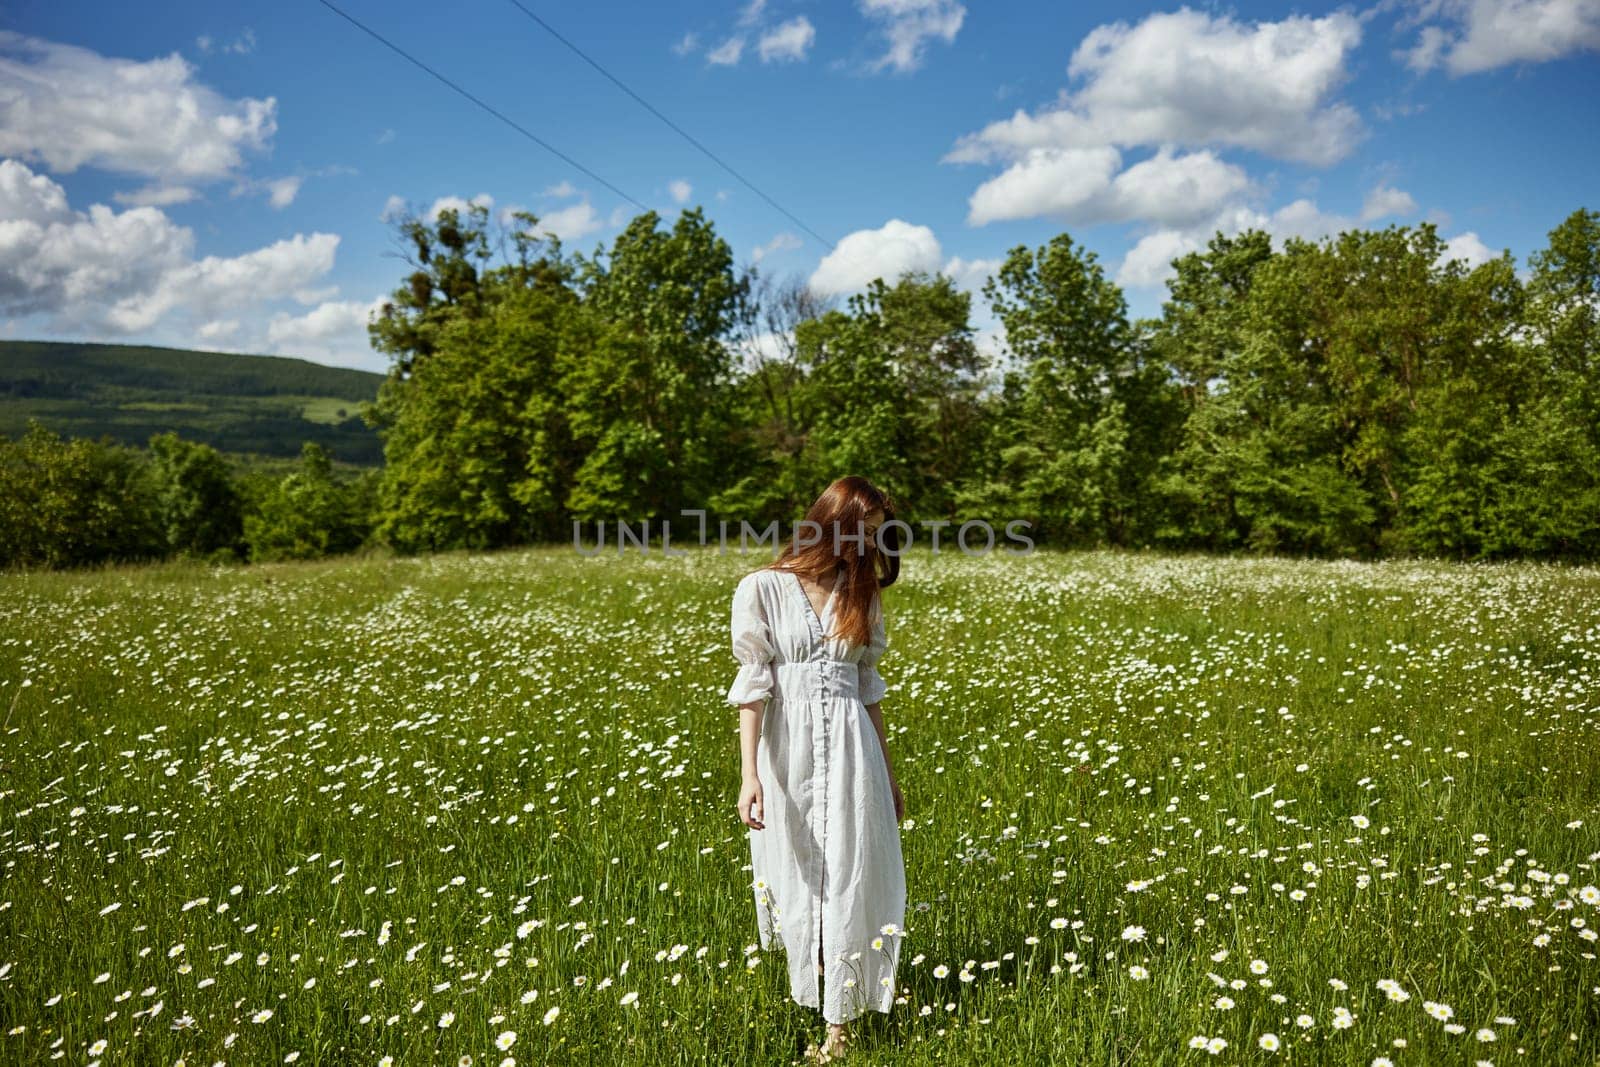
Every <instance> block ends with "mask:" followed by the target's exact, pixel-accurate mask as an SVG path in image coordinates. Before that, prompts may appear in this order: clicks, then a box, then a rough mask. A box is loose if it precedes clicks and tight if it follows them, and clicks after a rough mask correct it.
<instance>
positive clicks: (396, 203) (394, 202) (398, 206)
mask: <svg viewBox="0 0 1600 1067" xmlns="http://www.w3.org/2000/svg"><path fill="white" fill-rule="evenodd" d="M405 213H406V198H405V197H403V196H399V195H396V194H394V193H391V194H389V199H387V200H385V201H384V202H383V211H381V212H380V213H379V214H378V221H379V222H393V221H394V220H395V219H398V218H399V217H400V216H402V215H404V214H405Z"/></svg>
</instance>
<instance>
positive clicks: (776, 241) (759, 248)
mask: <svg viewBox="0 0 1600 1067" xmlns="http://www.w3.org/2000/svg"><path fill="white" fill-rule="evenodd" d="M803 244H804V242H802V241H801V240H800V238H798V237H796V236H795V235H794V234H792V233H789V232H788V231H787V230H786V231H784V232H783V233H780V234H777V235H776V236H774V237H773V238H772V240H770V241H768V242H767V243H766V244H764V245H756V246H755V248H753V249H752V250H751V251H750V262H751V263H760V262H761V261H762V260H763V259H766V258H767V257H768V256H770V255H772V254H773V253H774V252H788V251H793V250H794V249H796V248H800V247H801V246H802V245H803Z"/></svg>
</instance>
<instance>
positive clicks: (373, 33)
mask: <svg viewBox="0 0 1600 1067" xmlns="http://www.w3.org/2000/svg"><path fill="white" fill-rule="evenodd" d="M317 2H318V3H320V4H321V5H322V6H323V7H325V8H327V9H328V10H329V11H332V12H333V13H334V14H335V15H338V16H339V17H340V18H342V19H344V20H345V21H346V22H348V23H350V24H351V25H352V26H354V27H356V29H358V30H360V31H361V32H363V33H365V34H366V35H367V36H369V37H371V38H373V39H374V40H376V41H378V42H379V43H380V44H382V45H384V46H385V47H387V48H388V49H390V50H391V51H393V52H396V53H398V54H399V55H400V56H402V57H404V58H405V59H407V60H409V61H410V62H411V63H413V64H415V65H416V66H418V67H421V68H422V69H423V70H425V71H427V72H428V73H429V74H431V75H433V76H434V77H435V78H437V79H439V80H440V81H442V82H444V83H445V84H446V85H448V86H449V87H450V88H452V89H454V90H455V91H456V92H458V93H460V94H461V95H462V96H464V97H466V98H467V99H468V100H471V101H472V102H473V103H474V104H477V105H478V106H479V107H481V108H483V110H485V111H487V112H488V113H489V114H491V115H493V116H494V117H495V118H497V119H499V120H500V121H501V122H503V123H505V124H506V125H507V126H510V127H511V128H512V129H513V130H516V131H517V132H518V133H520V134H522V136H524V137H526V138H527V139H528V140H530V141H532V142H533V143H534V144H536V145H538V146H539V147H540V148H543V149H544V150H545V151H547V152H549V153H551V154H552V155H555V156H557V157H558V158H560V159H562V160H564V161H565V162H566V163H568V164H569V165H571V166H572V167H575V168H576V169H577V170H579V171H582V172H583V173H584V174H587V175H588V176H589V177H591V178H593V179H594V180H595V181H597V182H599V183H600V184H601V185H603V186H605V187H606V188H607V189H610V190H611V191H612V192H613V193H616V194H617V195H618V196H620V197H622V199H624V200H626V201H628V203H630V204H632V205H634V206H635V207H637V208H639V209H640V210H641V211H648V210H650V209H649V208H647V207H645V206H644V205H643V204H641V203H640V202H639V201H637V200H635V199H634V198H633V197H631V196H629V195H628V194H627V193H625V192H623V191H622V190H621V189H618V188H617V187H616V186H615V185H612V184H611V183H610V182H608V181H606V180H605V179H604V178H602V177H600V175H598V174H596V173H595V172H594V171H592V170H590V169H589V168H588V167H586V166H584V165H583V164H582V163H579V162H578V161H577V160H576V159H573V158H572V157H571V156H569V155H567V154H566V153H565V152H563V151H561V150H560V149H559V148H557V147H555V146H554V145H552V144H551V143H550V142H548V141H546V140H544V139H543V138H541V137H539V136H538V135H537V134H534V133H532V132H530V131H529V130H528V129H526V128H525V127H523V126H522V125H520V124H518V123H517V122H515V121H513V120H512V119H509V118H507V117H506V116H505V115H503V114H501V113H500V112H499V111H496V110H495V109H494V108H493V107H491V106H489V105H488V104H486V103H484V102H483V101H482V100H480V99H479V98H478V97H476V96H473V95H472V94H471V93H469V92H468V91H467V90H465V89H463V88H462V87H461V86H459V85H457V84H456V83H455V82H453V81H451V80H450V79H449V78H446V77H445V76H444V75H443V74H440V73H439V72H438V71H436V70H434V69H433V68H432V67H430V66H428V65H427V64H426V63H424V62H423V61H422V60H420V59H418V58H417V57H416V56H414V55H412V54H411V53H410V52H407V51H406V50H405V49H404V48H401V47H400V46H399V45H397V44H395V43H394V42H393V41H391V40H389V39H388V38H386V37H384V36H383V35H382V34H380V33H379V32H378V31H377V30H374V29H372V28H371V27H370V26H367V25H366V24H365V23H363V22H361V20H359V19H357V18H355V17H354V16H353V15H350V14H348V13H346V12H344V11H341V10H340V9H339V8H337V7H335V6H334V5H333V4H331V3H329V2H328V0H317Z"/></svg>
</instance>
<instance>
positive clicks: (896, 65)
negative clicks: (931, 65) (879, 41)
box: [860, 0, 967, 72]
mask: <svg viewBox="0 0 1600 1067" xmlns="http://www.w3.org/2000/svg"><path fill="white" fill-rule="evenodd" d="M860 5H861V13H862V14H863V15H865V16H866V17H867V18H869V19H872V20H873V21H875V22H879V23H882V24H883V34H884V36H885V37H887V38H888V40H889V49H888V51H886V52H885V53H884V54H883V55H882V56H880V57H879V58H878V59H877V60H876V61H875V62H874V63H873V64H872V68H873V69H874V70H882V69H883V68H884V67H892V68H893V69H895V70H896V71H901V72H905V71H912V70H916V69H917V68H918V67H920V66H921V65H922V59H923V53H924V51H925V50H926V46H927V45H928V43H929V42H930V41H936V40H937V41H943V42H944V43H945V44H951V43H953V42H954V41H955V39H956V34H957V33H959V32H960V31H961V23H962V21H963V20H964V19H965V18H966V16H967V9H966V8H965V7H964V6H962V5H961V4H959V3H957V2H956V0H860Z"/></svg>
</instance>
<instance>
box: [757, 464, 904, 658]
mask: <svg viewBox="0 0 1600 1067" xmlns="http://www.w3.org/2000/svg"><path fill="white" fill-rule="evenodd" d="M879 508H882V509H883V521H884V524H885V526H884V528H881V529H880V530H879V531H878V533H877V535H876V536H874V535H873V534H872V533H870V532H868V529H867V516H868V515H871V514H872V513H873V512H874V511H876V510H878V509H879ZM893 518H894V501H893V500H892V499H891V498H890V497H889V494H888V493H886V492H884V491H883V490H882V489H879V488H878V487H877V486H875V485H873V484H872V483H871V482H869V481H867V480H866V479H865V478H862V477H860V476H859V475H854V474H851V475H846V476H845V477H843V478H839V479H837V480H836V481H834V483H833V484H832V485H830V486H828V488H826V489H824V490H823V491H822V495H821V496H819V497H817V499H816V501H815V502H813V503H812V505H811V507H810V508H808V509H806V514H805V519H806V521H808V522H814V523H816V524H817V526H818V527H820V529H821V531H822V535H821V537H819V538H818V539H817V540H816V541H815V542H814V543H812V544H809V545H805V546H803V547H801V548H799V549H798V550H796V548H795V540H796V539H795V538H793V537H791V538H790V539H789V540H788V541H786V542H785V543H784V548H783V552H782V553H781V554H780V555H779V556H778V558H777V559H775V560H773V561H772V562H771V563H769V564H767V565H766V567H765V568H763V569H768V570H786V571H793V572H795V573H796V574H799V575H804V576H805V577H807V578H810V579H811V580H813V581H820V580H821V577H822V575H824V574H827V573H828V572H830V571H832V570H833V569H834V566H835V565H836V564H837V566H839V567H840V568H842V569H843V570H844V581H843V583H842V584H841V585H840V587H839V598H838V600H837V601H836V602H835V607H834V612H833V629H832V630H830V631H829V632H828V633H827V634H826V635H824V636H829V637H842V638H844V639H846V640H847V641H848V642H849V643H851V644H857V645H864V644H866V643H867V641H868V640H869V639H870V638H871V636H872V607H873V602H874V601H875V600H876V599H877V596H878V590H879V589H880V588H884V587H886V586H890V585H893V584H894V583H895V580H896V579H897V578H899V577H900V555H899V551H900V528H899V527H898V526H888V525H887V524H888V523H889V521H890V520H891V519H893ZM835 524H837V525H835ZM836 529H837V530H838V538H837V545H838V552H837V554H836V553H835V552H834V546H835V540H836V539H835V537H834V531H835V530H836ZM805 530H806V533H807V534H808V535H809V534H810V533H811V532H812V530H811V528H810V527H805ZM858 535H861V536H860V537H859V538H858ZM880 540H881V541H882V542H883V546H884V549H885V550H886V551H879V549H878V541H880ZM863 548H864V550H863Z"/></svg>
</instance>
